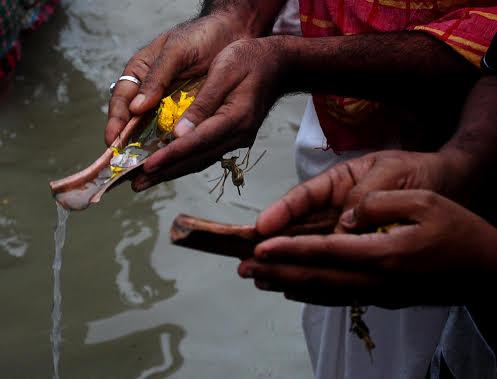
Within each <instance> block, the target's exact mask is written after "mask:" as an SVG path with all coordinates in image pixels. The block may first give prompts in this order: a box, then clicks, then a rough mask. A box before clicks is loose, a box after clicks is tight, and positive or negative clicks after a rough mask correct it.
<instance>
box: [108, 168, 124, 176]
mask: <svg viewBox="0 0 497 379" xmlns="http://www.w3.org/2000/svg"><path fill="white" fill-rule="evenodd" d="M123 170H124V169H123V168H122V167H119V166H110V171H111V172H112V176H111V177H110V178H111V179H114V178H115V177H116V176H117V175H119V173H121V172H122V171H123Z"/></svg>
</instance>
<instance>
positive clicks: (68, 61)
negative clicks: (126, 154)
mask: <svg viewBox="0 0 497 379" xmlns="http://www.w3.org/2000/svg"><path fill="white" fill-rule="evenodd" d="M143 4H146V5H145V6H143ZM196 4H197V1H196V0H182V1H175V0H148V1H147V2H136V1H127V0H126V1H123V0H66V1H64V7H65V9H66V10H67V13H59V14H58V15H57V17H56V18H55V19H54V20H53V22H51V23H50V24H49V25H47V26H46V27H45V28H43V29H42V30H41V31H40V32H39V33H35V34H33V35H32V36H30V38H29V40H28V41H27V44H26V48H25V50H24V59H23V61H22V63H21V66H20V68H19V71H18V72H17V76H16V78H15V80H14V82H13V85H12V90H11V92H10V93H9V94H8V96H7V98H6V99H5V100H3V101H2V102H0V167H1V173H2V185H1V187H0V302H1V303H0V304H1V305H0V307H1V309H2V311H1V312H0V333H1V337H2V338H0V377H1V378H8V379H21V378H22V379H24V378H29V379H38V378H40V379H46V378H48V377H50V376H51V375H52V372H53V367H52V365H53V360H52V356H51V346H50V339H49V338H48V336H49V334H50V313H49V311H50V305H51V303H52V280H51V275H50V267H51V263H52V262H51V261H52V258H53V254H52V252H53V234H52V227H53V224H54V217H53V200H52V198H51V196H50V194H49V190H48V184H47V183H48V181H49V180H51V179H55V178H60V177H63V176H65V175H67V174H71V173H73V172H75V171H77V170H79V169H82V168H84V167H85V166H86V165H87V164H88V163H90V162H92V161H93V159H94V158H95V157H96V156H98V155H100V153H101V152H102V150H103V128H104V125H105V120H106V117H105V114H104V113H102V111H101V109H102V107H104V106H105V103H106V101H107V95H106V93H107V88H106V87H107V86H108V82H110V81H111V80H113V79H114V78H115V77H117V76H118V75H119V72H120V71H121V70H122V65H123V64H124V62H125V61H126V59H127V57H129V56H130V55H131V54H132V53H133V52H134V51H135V50H136V49H137V48H138V47H139V46H141V45H143V44H144V43H145V42H146V41H147V40H149V39H150V38H152V36H154V35H156V34H157V33H158V32H159V31H160V30H161V29H162V28H168V27H170V26H172V25H173V24H175V23H177V22H178V21H179V20H184V19H186V18H188V17H189V16H190V15H191V14H192V9H194V7H196ZM53 46H57V47H56V48H53ZM303 104H304V102H303V101H302V99H301V98H299V99H285V100H284V101H282V104H281V105H280V107H279V111H277V112H275V113H274V114H273V115H272V117H271V118H270V120H269V121H268V122H267V123H266V126H265V128H263V129H262V130H261V132H260V135H259V137H258V142H257V144H256V146H255V148H254V156H258V154H260V153H261V152H262V151H263V150H265V149H268V154H267V155H266V157H265V159H264V160H263V161H262V162H261V163H260V164H259V165H258V166H257V169H254V170H253V171H251V173H250V175H248V176H247V184H246V186H245V188H244V191H243V193H242V197H240V196H238V194H237V192H236V189H234V188H232V187H231V186H229V188H227V189H226V193H225V195H224V197H223V199H221V201H220V203H219V204H215V202H214V201H215V196H209V195H208V191H209V189H210V183H208V180H209V179H212V178H215V177H216V176H218V175H219V174H218V173H219V166H217V167H213V168H211V169H209V170H207V171H206V172H205V173H204V174H202V175H192V176H190V177H187V178H183V179H181V180H178V181H175V182H174V183H167V184H163V185H160V186H157V187H155V188H154V189H152V190H150V191H147V192H145V193H143V194H133V193H132V192H131V191H130V189H129V186H127V185H123V186H121V187H119V188H116V189H114V190H113V191H111V192H110V193H109V194H108V195H107V196H106V197H105V198H104V199H103V201H102V203H101V204H99V205H98V206H96V207H93V208H91V209H89V210H87V211H85V212H81V213H73V214H72V216H71V227H70V231H69V232H68V234H67V241H66V244H65V247H64V266H63V268H62V270H61V281H62V282H63V283H64V286H63V288H62V297H63V299H64V301H63V302H62V304H61V312H62V313H63V314H64V318H63V320H62V324H61V330H62V334H63V342H62V351H63V354H62V355H61V362H60V369H61V372H60V376H61V377H63V378H70V379H80V378H81V379H88V378H96V379H100V378H105V379H114V378H117V379H136V378H151V379H158V378H161V379H163V378H166V377H167V378H173V379H174V378H199V377H202V378H206V379H211V378H213V379H214V378H215V379H217V378H223V377H236V378H238V379H248V378H254V377H263V378H264V377H271V378H288V377H302V378H303V377H309V376H310V369H309V366H308V363H307V354H306V351H305V346H304V343H303V336H302V334H301V332H300V329H299V326H298V322H299V321H298V320H299V311H300V307H299V306H298V305H296V304H292V303H288V302H285V301H284V300H283V299H281V297H279V296H276V295H268V294H262V293H259V292H256V291H254V289H253V286H252V284H251V283H247V282H242V281H240V280H238V279H237V276H236V265H237V262H236V261H235V260H230V259H225V258H221V257H215V256H207V255H203V254H200V253H196V252H192V251H187V250H184V249H181V248H177V247H174V246H171V245H170V243H169V227H170V225H171V222H172V220H173V218H174V217H175V216H176V215H177V214H178V213H181V212H184V213H191V214H195V215H198V216H201V217H208V218H212V219H217V220H219V221H227V222H240V223H242V222H253V221H254V219H255V217H256V216H257V212H258V210H260V209H262V208H264V206H265V205H267V204H268V203H269V202H270V201H271V200H274V199H275V198H276V197H278V196H279V195H280V194H282V193H284V192H286V191H287V190H288V188H289V187H291V186H292V185H293V184H295V182H296V178H295V174H294V167H293V163H292V142H293V139H294V136H295V132H294V131H293V130H292V129H291V128H290V127H289V124H295V123H298V120H299V118H300V113H301V110H302V108H303ZM204 175H205V176H204ZM261 188H264V191H261V190H260V189H261ZM4 199H8V200H7V204H4V202H3V200H4ZM268 357H270V358H268Z"/></svg>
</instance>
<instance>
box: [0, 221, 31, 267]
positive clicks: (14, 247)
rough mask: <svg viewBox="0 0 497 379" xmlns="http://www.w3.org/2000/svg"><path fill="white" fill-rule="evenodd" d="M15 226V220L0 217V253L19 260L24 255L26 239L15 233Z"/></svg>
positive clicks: (26, 245)
mask: <svg viewBox="0 0 497 379" xmlns="http://www.w3.org/2000/svg"><path fill="white" fill-rule="evenodd" d="M15 226H16V221H15V220H12V219H9V218H6V217H4V216H2V215H0V252H1V254H4V253H6V254H9V255H10V256H12V257H15V258H21V257H23V256H24V254H26V250H27V249H28V242H27V240H26V237H23V236H22V235H19V234H18V233H17V231H16V228H15Z"/></svg>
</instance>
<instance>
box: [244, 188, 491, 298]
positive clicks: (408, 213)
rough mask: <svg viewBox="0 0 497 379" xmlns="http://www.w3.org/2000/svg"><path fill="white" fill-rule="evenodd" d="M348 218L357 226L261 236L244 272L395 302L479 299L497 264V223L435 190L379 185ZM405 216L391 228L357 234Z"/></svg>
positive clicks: (318, 293)
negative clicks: (392, 188) (387, 188)
mask: <svg viewBox="0 0 497 379" xmlns="http://www.w3.org/2000/svg"><path fill="white" fill-rule="evenodd" d="M340 222H341V225H342V227H343V228H344V229H345V230H347V231H349V232H350V233H349V234H330V235H325V236H317V235H316V236H312V235H309V236H299V237H277V238H273V239H270V240H267V241H265V242H263V243H261V244H259V245H258V246H257V248H256V250H255V256H254V258H252V259H249V260H246V261H244V262H242V264H241V265H240V267H239V273H240V275H241V276H242V277H244V278H253V279H254V280H255V284H256V286H257V287H258V288H260V289H263V290H268V291H277V292H283V293H284V294H285V296H286V297H287V298H288V299H292V300H296V301H302V302H306V303H314V304H320V305H329V306H334V305H350V304H351V303H352V302H353V301H356V300H358V301H359V302H360V303H361V304H366V305H370V304H373V305H381V306H387V307H393V308H395V307H400V306H407V305H419V304H436V305H444V304H445V305H447V304H458V303H465V302H468V301H471V300H474V296H475V295H474V294H475V291H481V290H482V289H485V288H486V287H487V286H488V285H489V283H491V280H490V279H491V278H492V277H493V275H494V274H495V271H496V269H497V259H496V258H497V255H496V254H495V247H496V246H497V230H496V229H495V228H493V227H492V226H491V225H489V224H488V223H486V222H485V221H484V220H483V219H481V218H480V217H478V216H476V215H475V214H473V213H471V212H469V211H468V210H466V209H465V208H463V207H462V206H460V205H458V204H456V203H454V202H452V201H450V200H448V199H446V198H444V197H441V196H440V195H437V194H435V193H433V192H430V191H424V190H403V191H380V192H371V193H369V194H368V195H366V196H365V197H363V198H362V199H361V201H360V202H359V204H357V205H356V207H355V208H353V209H351V210H349V211H347V212H346V213H345V214H344V215H343V217H342V219H341V221H340ZM399 222H400V223H401V224H400V225H399V226H397V227H394V228H392V229H390V230H389V231H388V232H387V233H376V232H370V233H363V234H353V233H354V232H357V231H361V230H372V231H375V230H376V228H377V227H379V226H384V225H389V224H392V223H399ZM440 291H443V296H441V292H440Z"/></svg>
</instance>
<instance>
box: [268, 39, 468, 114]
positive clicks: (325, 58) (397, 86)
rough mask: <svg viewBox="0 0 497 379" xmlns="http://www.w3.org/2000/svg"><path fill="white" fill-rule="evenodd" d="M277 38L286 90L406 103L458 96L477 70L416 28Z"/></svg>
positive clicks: (466, 89) (462, 92)
mask: <svg viewBox="0 0 497 379" xmlns="http://www.w3.org/2000/svg"><path fill="white" fill-rule="evenodd" d="M273 38H275V37H273ZM281 38H284V40H281V41H282V45H283V48H284V50H285V51H286V55H287V57H288V58H287V59H288V65H287V67H286V70H287V72H286V74H287V75H289V77H291V78H292V82H291V83H288V84H289V88H288V91H312V92H324V93H332V94H335V95H343V96H350V97H358V98H365V99H372V100H382V101H395V102H402V103H405V104H407V103H408V101H409V100H413V99H415V100H416V101H417V102H419V101H420V99H421V98H422V99H423V102H426V101H429V100H430V99H435V98H436V99H438V101H439V100H440V99H441V98H443V99H446V98H450V97H454V96H456V95H458V96H459V97H461V96H463V95H461V94H464V93H466V92H467V91H468V90H469V89H470V88H471V86H472V84H473V83H474V81H475V80H476V78H477V74H478V72H477V70H476V68H475V67H473V66H472V65H471V64H470V63H468V62H467V61H466V60H465V59H464V58H462V57H461V56H459V55H458V54H457V53H455V52H454V51H453V50H452V49H451V48H449V47H448V46H446V45H444V44H443V43H441V42H439V41H438V40H436V39H434V38H433V37H431V36H429V35H427V34H424V33H419V32H391V33H383V34H362V35H354V36H342V37H327V38H312V39H311V38H298V37H281Z"/></svg>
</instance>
